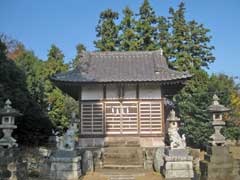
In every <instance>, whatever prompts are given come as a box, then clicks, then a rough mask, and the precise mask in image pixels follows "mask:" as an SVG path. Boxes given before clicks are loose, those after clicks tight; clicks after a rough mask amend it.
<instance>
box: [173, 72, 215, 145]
mask: <svg viewBox="0 0 240 180" xmlns="http://www.w3.org/2000/svg"><path fill="white" fill-rule="evenodd" d="M192 73H194V74H195V75H194V77H193V78H192V80H190V81H189V82H188V83H187V85H186V86H185V87H184V88H183V89H182V90H181V92H180V93H179V94H177V95H176V96H175V97H174V101H175V103H176V109H177V111H178V112H179V115H180V118H181V119H182V120H183V122H184V126H183V127H182V128H181V132H182V133H184V134H185V135H186V138H187V143H188V144H189V145H191V146H197V147H202V146H203V145H204V144H205V143H206V142H207V141H208V140H209V137H210V135H211V133H212V130H211V129H209V125H210V117H209V114H208V112H207V111H206V109H207V107H208V106H209V105H210V103H211V99H212V97H211V96H209V94H208V83H209V79H208V74H207V73H206V72H204V71H194V72H192Z"/></svg>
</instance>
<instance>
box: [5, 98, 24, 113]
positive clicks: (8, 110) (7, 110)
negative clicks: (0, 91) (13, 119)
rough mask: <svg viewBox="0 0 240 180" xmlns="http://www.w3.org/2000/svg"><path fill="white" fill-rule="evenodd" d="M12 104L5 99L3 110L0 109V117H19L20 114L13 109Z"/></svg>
mask: <svg viewBox="0 0 240 180" xmlns="http://www.w3.org/2000/svg"><path fill="white" fill-rule="evenodd" d="M11 105H12V102H11V101H10V100H9V99H7V100H6V102H5V105H4V108H3V109H0V116H21V115H22V114H21V113H20V112H19V111H18V110H16V109H14V108H13V107H12V106H11Z"/></svg>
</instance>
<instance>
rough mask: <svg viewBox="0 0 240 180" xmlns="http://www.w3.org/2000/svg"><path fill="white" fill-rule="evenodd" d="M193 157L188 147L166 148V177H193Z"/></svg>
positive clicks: (164, 170)
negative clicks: (189, 153)
mask: <svg viewBox="0 0 240 180" xmlns="http://www.w3.org/2000/svg"><path fill="white" fill-rule="evenodd" d="M192 161H193V157H192V156H189V155H188V150H187V149H166V152H165V156H164V169H163V174H164V176H165V179H172V180H173V179H178V180H180V179H184V180H185V179H186V180H187V179H189V180H190V179H191V178H193V176H194V174H193V162H192Z"/></svg>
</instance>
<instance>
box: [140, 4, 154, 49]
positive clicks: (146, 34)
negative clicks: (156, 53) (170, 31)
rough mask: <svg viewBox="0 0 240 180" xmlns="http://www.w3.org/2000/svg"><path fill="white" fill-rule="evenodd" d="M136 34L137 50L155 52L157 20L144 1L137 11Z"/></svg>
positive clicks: (151, 9) (149, 6)
mask: <svg viewBox="0 0 240 180" xmlns="http://www.w3.org/2000/svg"><path fill="white" fill-rule="evenodd" d="M138 17H139V18H138V21H137V25H136V32H137V34H138V44H139V47H138V50H141V51H142V50H155V49H156V48H157V42H156V39H157V37H156V36H157V29H156V22H157V18H156V15H155V12H154V10H153V8H152V7H151V5H150V3H149V1H148V0H144V2H143V4H142V5H141V7H140V9H139V14H138Z"/></svg>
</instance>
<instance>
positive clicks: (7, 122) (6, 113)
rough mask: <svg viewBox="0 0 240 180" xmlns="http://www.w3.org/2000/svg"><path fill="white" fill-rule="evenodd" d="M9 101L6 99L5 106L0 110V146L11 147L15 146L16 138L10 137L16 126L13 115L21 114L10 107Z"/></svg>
mask: <svg viewBox="0 0 240 180" xmlns="http://www.w3.org/2000/svg"><path fill="white" fill-rule="evenodd" d="M11 104H12V103H11V101H10V100H9V99H8V100H7V101H6V102H5V106H4V108H3V109H1V110H0V117H1V121H2V122H1V124H0V129H2V132H3V137H2V138H1V139H0V146H3V147H8V148H10V147H12V146H17V145H18V144H17V143H16V140H15V139H14V138H13V137H12V132H13V130H14V129H16V128H17V126H16V125H15V117H17V116H20V115H22V114H21V113H20V112H19V111H18V110H16V109H14V108H12V107H11Z"/></svg>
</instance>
